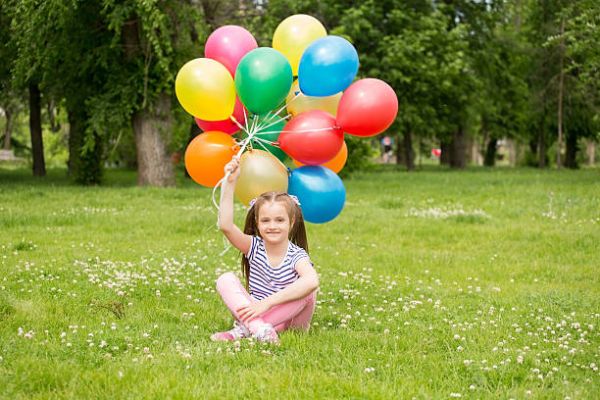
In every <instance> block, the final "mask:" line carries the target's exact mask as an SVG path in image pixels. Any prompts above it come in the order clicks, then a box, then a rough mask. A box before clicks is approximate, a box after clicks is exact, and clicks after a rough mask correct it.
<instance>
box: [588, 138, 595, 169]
mask: <svg viewBox="0 0 600 400" xmlns="http://www.w3.org/2000/svg"><path fill="white" fill-rule="evenodd" d="M586 154H587V161H588V165H589V166H590V167H591V166H593V165H594V164H595V163H596V142H594V141H593V140H590V139H588V140H587V148H586Z"/></svg>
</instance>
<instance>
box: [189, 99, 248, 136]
mask: <svg viewBox="0 0 600 400" xmlns="http://www.w3.org/2000/svg"><path fill="white" fill-rule="evenodd" d="M232 115H233V118H235V119H236V120H237V121H238V122H239V123H240V124H241V125H244V105H243V104H242V102H241V101H240V99H239V98H237V97H236V98H235V107H234V108H233V114H232ZM194 119H195V120H196V125H198V128H200V129H202V130H203V131H204V132H208V131H220V132H225V133H228V134H230V135H233V134H234V133H236V132H237V131H239V130H240V128H239V126H237V125H236V123H235V122H233V121H232V120H231V119H230V118H228V119H224V120H222V121H205V120H203V119H200V118H194Z"/></svg>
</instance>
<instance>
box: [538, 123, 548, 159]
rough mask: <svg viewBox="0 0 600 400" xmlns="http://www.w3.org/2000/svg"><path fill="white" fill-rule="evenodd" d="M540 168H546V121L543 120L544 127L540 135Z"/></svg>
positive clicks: (541, 128)
mask: <svg viewBox="0 0 600 400" xmlns="http://www.w3.org/2000/svg"><path fill="white" fill-rule="evenodd" d="M537 151H538V167H540V168H546V131H545V129H544V120H543V119H542V125H541V126H540V131H539V133H538V143H537Z"/></svg>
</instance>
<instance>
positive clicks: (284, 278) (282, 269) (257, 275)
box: [246, 236, 310, 300]
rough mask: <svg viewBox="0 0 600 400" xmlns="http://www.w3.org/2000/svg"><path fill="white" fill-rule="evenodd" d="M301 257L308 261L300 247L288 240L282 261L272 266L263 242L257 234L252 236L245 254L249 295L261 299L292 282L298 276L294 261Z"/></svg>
mask: <svg viewBox="0 0 600 400" xmlns="http://www.w3.org/2000/svg"><path fill="white" fill-rule="evenodd" d="M303 258H308V259H309V261H310V258H309V257H308V254H307V253H306V251H305V250H304V249H303V248H302V247H300V246H297V245H295V244H294V243H292V242H289V244H288V249H287V253H286V254H285V257H283V261H281V264H279V265H278V266H276V267H275V268H273V267H272V266H271V264H270V263H269V257H268V256H267V250H266V248H265V242H264V241H263V239H262V238H261V237H259V236H252V244H251V245H250V250H248V254H246V259H247V260H248V262H249V263H250V279H249V286H250V296H252V297H253V298H255V299H256V300H262V299H264V298H266V297H269V296H270V295H272V294H273V293H277V292H279V291H280V290H282V289H285V288H286V287H287V286H289V285H290V284H292V283H294V282H295V281H296V280H298V278H300V275H298V273H297V272H296V263H297V262H298V261H299V260H301V259H303Z"/></svg>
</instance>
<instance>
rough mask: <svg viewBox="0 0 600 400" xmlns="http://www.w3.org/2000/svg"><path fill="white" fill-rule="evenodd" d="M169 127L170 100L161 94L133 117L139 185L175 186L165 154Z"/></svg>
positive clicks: (167, 155) (166, 153)
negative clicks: (154, 101)
mask: <svg viewBox="0 0 600 400" xmlns="http://www.w3.org/2000/svg"><path fill="white" fill-rule="evenodd" d="M172 125H173V123H172V120H171V98H170V97H169V96H168V95H166V94H161V95H160V96H159V97H158V99H157V101H156V103H155V104H154V105H153V106H151V107H150V108H149V109H144V110H141V111H138V112H136V113H135V114H134V115H133V131H134V132H135V146H136V149H137V162H138V184H139V185H150V186H173V185H175V176H174V172H173V164H172V163H171V157H169V154H168V152H167V147H168V146H167V143H169V141H170V139H171V130H172V129H173V126H172Z"/></svg>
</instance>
